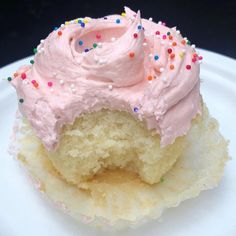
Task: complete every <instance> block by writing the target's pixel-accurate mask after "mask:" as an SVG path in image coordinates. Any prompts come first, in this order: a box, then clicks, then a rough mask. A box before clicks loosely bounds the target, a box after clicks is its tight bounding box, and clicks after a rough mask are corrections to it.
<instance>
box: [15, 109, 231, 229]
mask: <svg viewBox="0 0 236 236" xmlns="http://www.w3.org/2000/svg"><path fill="white" fill-rule="evenodd" d="M16 123H17V125H16V126H18V127H19V125H20V128H19V131H18V134H17V136H18V137H17V140H16V142H18V144H19V145H20V146H19V151H18V155H17V156H18V159H19V160H20V161H21V163H23V165H24V166H25V167H26V169H27V170H28V173H29V174H30V176H31V177H32V178H33V179H34V182H35V183H36V184H35V185H36V186H37V187H38V189H39V190H40V191H41V192H42V193H44V194H45V195H46V196H47V197H48V198H49V199H51V200H52V201H53V202H54V203H55V204H56V206H58V207H60V208H61V209H62V210H64V211H65V212H66V213H68V214H69V215H71V216H72V217H74V218H75V219H76V220H79V221H82V222H84V223H86V224H91V225H94V226H97V227H99V228H103V229H108V230H117V229H121V228H125V227H137V226H139V225H141V224H142V223H144V222H146V221H148V220H150V219H157V218H159V217H160V216H161V214H162V213H163V210H165V209H167V208H170V207H176V206H178V205H179V204H180V202H182V201H184V200H186V199H189V198H193V197H196V196H198V195H199V193H200V192H201V191H202V190H206V189H210V188H213V187H215V186H216V185H217V184H218V182H219V181H220V179H221V177H222V175H223V171H224V166H225V163H226V161H227V160H228V153H227V142H226V141H225V140H224V138H223V137H222V136H221V134H220V133H219V130H218V123H217V121H216V120H215V119H213V118H211V117H210V116H209V114H208V111H207V108H206V107H204V109H203V114H202V116H201V117H200V116H199V117H197V118H196V119H195V121H194V122H193V123H192V127H191V129H190V130H189V132H188V134H187V138H188V148H187V150H186V151H185V153H184V155H183V156H182V157H181V158H180V159H179V160H178V161H177V163H176V164H175V165H174V167H173V168H172V169H171V170H170V171H169V172H168V173H167V174H166V175H165V176H164V177H163V179H162V181H161V182H160V183H158V184H154V185H148V184H145V183H144V182H142V181H140V179H139V178H138V176H137V175H135V174H132V173H129V172H124V171H121V170H110V171H106V172H104V173H102V174H100V175H99V176H97V177H96V178H94V179H93V180H91V181H89V182H86V183H83V184H80V186H75V185H71V184H68V183H67V182H65V181H64V180H63V178H62V177H61V176H60V175H59V174H58V173H57V172H56V171H55V169H54V168H53V167H52V165H51V163H50V162H49V161H48V160H47V159H46V158H45V155H44V150H43V148H42V144H41V143H40V141H39V140H38V139H37V138H36V137H35V135H34V133H33V132H32V130H31V128H30V126H29V125H28V124H27V123H25V122H22V119H20V121H18V122H16ZM19 132H20V133H19Z"/></svg>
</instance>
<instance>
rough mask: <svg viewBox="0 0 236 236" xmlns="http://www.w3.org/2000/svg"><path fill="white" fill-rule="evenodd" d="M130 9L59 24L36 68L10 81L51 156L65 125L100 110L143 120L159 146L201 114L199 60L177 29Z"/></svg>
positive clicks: (40, 49)
mask: <svg viewBox="0 0 236 236" xmlns="http://www.w3.org/2000/svg"><path fill="white" fill-rule="evenodd" d="M125 11H126V16H120V15H111V16H107V17H104V18H100V19H91V18H88V17H86V18H84V19H79V20H78V19H77V20H74V21H70V22H69V23H66V24H65V25H61V27H60V28H59V29H57V30H54V31H53V32H51V33H50V34H49V36H48V37H47V38H46V39H45V40H44V41H42V42H41V44H40V45H39V46H38V52H37V53H36V55H35V59H34V60H35V63H34V64H33V65H30V66H23V67H21V68H20V69H19V70H18V71H17V74H18V76H17V75H16V76H15V78H14V80H12V84H13V85H14V87H15V88H16V91H17V94H18V98H19V99H20V98H23V100H24V102H23V103H20V104H19V108H20V111H21V112H22V114H23V115H24V116H25V117H26V118H27V119H28V120H29V122H30V123H31V125H32V127H33V128H34V130H35V132H36V134H37V136H38V137H39V138H40V139H41V140H42V143H43V144H44V145H45V147H46V148H47V149H48V150H53V149H55V148H56V146H57V144H58V142H59V139H60V131H61V127H62V126H63V125H65V124H71V123H73V122H74V120H75V119H76V118H77V117H79V116H80V115H82V114H84V113H87V112H92V111H98V110H100V109H102V108H107V109H111V110H122V111H127V112H129V113H130V114H131V115H132V116H134V117H135V118H137V119H139V120H141V121H144V122H145V123H146V124H147V127H148V128H149V129H156V131H157V132H158V133H159V134H160V137H161V145H162V147H163V146H166V145H168V144H171V143H173V142H174V140H175V138H176V137H178V136H181V135H184V134H186V133H187V131H188V129H189V127H190V125H191V120H192V119H193V118H194V117H195V116H196V114H197V113H199V112H200V109H201V105H200V92H199V85H200V80H199V63H198V62H199V59H201V58H200V57H199V56H198V55H197V54H196V52H195V49H194V46H191V45H189V43H188V41H187V39H183V37H182V36H181V34H180V32H179V31H177V30H176V28H168V27H166V26H165V25H164V24H163V23H158V24H156V23H154V22H152V21H151V20H145V19H141V18H140V13H139V12H138V13H135V12H133V11H131V10H130V9H129V8H125ZM78 22H79V23H78ZM81 22H82V23H81ZM83 22H85V23H83ZM94 43H96V44H94ZM86 48H88V49H89V51H88V52H85V51H84V50H85V49H86ZM25 77H26V78H25Z"/></svg>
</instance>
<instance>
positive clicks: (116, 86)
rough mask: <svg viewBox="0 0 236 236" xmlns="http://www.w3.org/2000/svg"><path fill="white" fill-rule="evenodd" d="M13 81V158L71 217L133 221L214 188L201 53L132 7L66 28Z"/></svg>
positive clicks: (215, 146) (219, 164)
mask: <svg viewBox="0 0 236 236" xmlns="http://www.w3.org/2000/svg"><path fill="white" fill-rule="evenodd" d="M34 51H35V57H34V60H33V61H31V64H32V65H26V66H22V67H21V68H19V70H18V71H17V72H16V73H15V74H14V79H12V80H11V84H12V85H13V86H14V87H15V89H16V92H17V95H18V99H19V110H20V113H21V114H22V115H21V116H20V117H19V118H18V119H17V122H16V127H17V128H18V129H17V130H18V131H17V133H16V134H17V135H16V137H17V138H16V140H15V143H17V145H18V152H17V157H18V159H19V160H20V161H21V163H23V165H24V166H25V167H26V169H27V170H28V173H29V174H30V176H31V177H32V178H33V179H34V180H35V182H36V183H37V186H38V187H39V189H40V191H41V192H43V193H45V194H46V196H48V197H49V199H51V200H52V201H53V202H54V203H56V205H57V206H59V207H61V208H63V209H64V210H66V212H68V213H69V214H70V215H72V216H73V217H74V218H76V219H77V220H80V221H83V222H86V223H90V224H92V225H96V226H101V227H107V226H109V227H110V228H111V229H116V228H121V227H125V226H133V225H140V223H142V222H145V221H147V220H149V219H156V218H158V217H160V216H161V214H162V212H163V210H164V209H166V208H169V207H174V206H177V205H179V203H180V202H182V201H183V200H185V199H189V198H192V197H195V196H197V195H198V194H199V193H200V192H201V191H202V190H204V189H209V188H212V187H214V186H216V185H217V184H218V182H219V180H220V178H221V176H222V174H223V170H224V165H225V163H226V161H227V159H228V153H227V142H226V141H225V140H224V138H223V137H222V136H221V134H220V133H219V131H218V123H217V121H216V120H215V119H214V118H211V117H210V115H209V113H208V110H207V107H206V105H205V104H204V102H203V100H202V98H201V95H200V79H199V72H200V62H201V60H202V57H201V56H200V55H199V54H198V53H197V51H196V50H195V47H194V45H191V43H190V41H189V40H188V39H187V38H183V37H182V36H181V34H180V32H179V30H177V29H176V28H175V27H174V28H168V27H167V26H166V25H165V23H162V22H159V23H154V22H153V21H152V20H151V19H149V20H146V19H142V18H141V16H140V12H139V11H138V12H137V13H136V12H133V11H132V10H130V9H129V8H126V7H125V13H122V14H121V15H110V16H107V17H103V18H100V19H92V18H89V17H85V18H78V19H75V20H72V21H68V22H65V24H62V25H61V26H60V27H59V28H56V29H55V30H54V31H53V32H51V33H50V34H49V36H48V37H47V38H46V39H45V40H41V41H40V44H39V45H38V47H37V48H36V49H35V50H34Z"/></svg>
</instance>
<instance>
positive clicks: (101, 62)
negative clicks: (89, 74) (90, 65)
mask: <svg viewBox="0 0 236 236" xmlns="http://www.w3.org/2000/svg"><path fill="white" fill-rule="evenodd" d="M98 63H99V65H103V64H105V63H106V60H104V59H99V60H98Z"/></svg>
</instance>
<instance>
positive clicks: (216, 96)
mask: <svg viewBox="0 0 236 236" xmlns="http://www.w3.org/2000/svg"><path fill="white" fill-rule="evenodd" d="M199 52H200V53H201V55H203V57H204V62H203V64H202V67H201V78H202V80H203V83H202V87H201V89H202V90H201V91H202V94H203V98H204V101H205V102H206V103H207V105H208V107H209V109H210V112H211V114H212V115H213V116H214V117H216V118H217V119H218V121H219V123H220V125H221V126H220V130H221V132H222V133H223V135H224V136H225V137H226V138H227V139H229V140H230V145H229V151H230V155H231V157H235V153H236V124H235V121H236V112H235V111H236V72H235V68H236V61H235V60H233V59H230V58H228V57H225V56H222V55H219V54H216V53H212V52H208V51H205V50H199ZM30 58H31V57H28V58H26V59H23V60H20V61H17V62H15V63H13V64H10V65H8V66H6V67H4V68H2V69H1V70H0V78H4V77H7V76H9V75H11V74H12V73H13V72H14V71H15V70H16V69H17V68H18V67H19V66H20V65H23V64H26V63H29V60H30ZM16 109H17V100H16V95H15V92H14V89H13V88H11V86H9V85H8V83H7V82H5V81H0V111H1V112H0V151H1V155H0V235H4V236H15V235H17V236H21V235H22V236H28V235H30V236H31V235H34V236H37V235H40V236H41V235H43V236H46V235H50V236H51V235H57V236H64V235H83V236H84V235H106V233H104V232H100V231H98V230H96V229H93V228H89V227H88V226H85V225H82V224H80V223H76V222H75V221H74V220H72V219H71V218H70V217H68V216H66V215H64V214H63V213H62V212H60V211H59V210H57V209H55V208H54V207H52V206H51V204H50V203H48V202H47V201H45V200H44V199H43V198H42V197H41V195H40V194H39V193H38V192H37V191H36V190H34V188H33V186H32V185H31V184H30V183H29V181H28V180H27V178H26V176H25V174H23V173H24V172H23V171H22V169H20V168H19V165H18V163H17V162H16V161H14V160H13V158H12V157H11V156H10V155H9V154H8V152H7V148H8V145H9V137H10V135H11V132H12V126H13V122H14V118H15V112H16ZM235 193H236V160H235V159H234V158H233V159H232V161H230V162H228V164H227V166H226V169H225V176H224V178H223V180H222V181H221V183H220V185H219V186H218V187H217V188H215V189H213V190H209V191H205V192H203V193H201V194H200V196H199V197H198V198H195V199H192V200H187V201H185V202H183V203H181V205H180V206H179V207H177V208H172V209H169V210H167V211H166V212H165V213H164V215H163V217H162V218H161V222H157V221H156V222H151V223H148V224H146V225H144V226H142V227H140V228H138V229H135V230H126V231H123V232H122V235H123V236H124V235H135V236H139V235H140V236H141V235H142V236H143V235H144V234H146V235H155V236H157V235H161V236H167V235H168V236H172V235H174V236H185V235H186V236H190V235H191V236H195V235H197V236H199V235H201V236H211V235H214V236H235V235H236V220H235V218H236V200H235ZM108 234H109V233H107V235H108ZM120 234H121V233H117V235H120ZM114 235H115V234H114Z"/></svg>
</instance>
